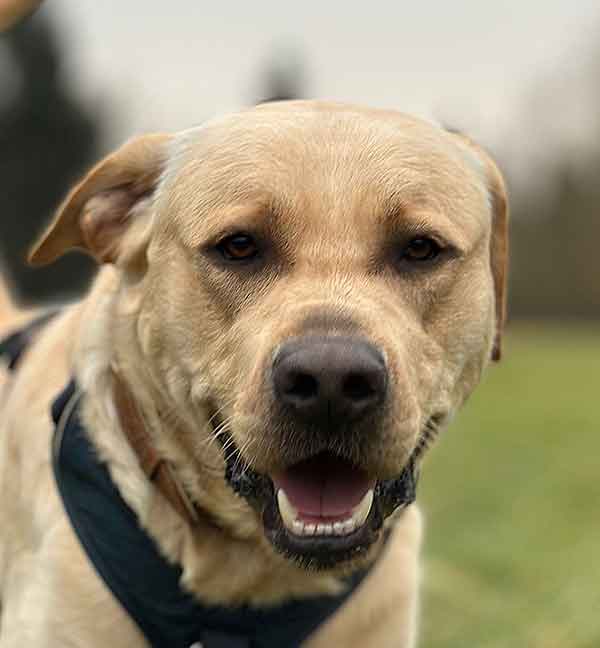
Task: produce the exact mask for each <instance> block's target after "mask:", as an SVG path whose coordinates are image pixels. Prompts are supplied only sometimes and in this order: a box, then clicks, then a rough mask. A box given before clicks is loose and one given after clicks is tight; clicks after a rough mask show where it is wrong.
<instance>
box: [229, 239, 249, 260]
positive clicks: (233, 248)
mask: <svg viewBox="0 0 600 648" xmlns="http://www.w3.org/2000/svg"><path fill="white" fill-rule="evenodd" d="M228 248H229V253H230V254H231V255H232V256H236V257H244V256H249V255H250V254H252V253H253V252H254V242H253V241H252V239H251V238H250V237H249V236H235V237H233V238H231V239H229V241H228Z"/></svg>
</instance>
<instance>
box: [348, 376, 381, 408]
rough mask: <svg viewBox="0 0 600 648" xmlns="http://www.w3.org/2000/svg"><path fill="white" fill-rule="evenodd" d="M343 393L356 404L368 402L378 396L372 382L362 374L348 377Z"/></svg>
mask: <svg viewBox="0 0 600 648" xmlns="http://www.w3.org/2000/svg"><path fill="white" fill-rule="evenodd" d="M342 391H343V394H344V396H345V397H346V398H348V399H350V400H352V401H354V402H358V401H362V400H368V399H370V398H372V397H374V396H375V395H376V390H375V389H374V387H373V385H372V384H371V381H370V380H369V379H368V377H367V376H365V375H363V374H360V373H352V374H350V375H348V376H347V377H346V379H345V380H344V383H343V385H342Z"/></svg>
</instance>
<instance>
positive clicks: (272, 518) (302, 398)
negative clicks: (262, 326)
mask: <svg viewBox="0 0 600 648" xmlns="http://www.w3.org/2000/svg"><path fill="white" fill-rule="evenodd" d="M270 377H271V384H272V392H273V400H274V404H275V408H276V409H277V410H278V411H277V418H278V420H280V421H283V426H282V427H284V428H285V429H286V433H285V434H286V435H285V436H283V437H282V439H281V444H282V446H284V447H282V448H281V456H282V457H286V452H287V451H288V449H287V448H285V446H286V445H288V446H292V445H293V446H295V447H296V448H302V451H301V454H302V456H301V457H298V456H296V458H295V459H294V460H293V461H290V462H285V463H289V465H287V466H286V467H285V469H283V470H280V471H278V472H276V473H274V474H270V475H265V474H260V473H258V472H256V471H255V470H253V469H252V468H250V466H249V465H248V464H247V463H246V462H245V461H244V458H243V457H242V456H241V454H240V453H239V451H238V450H237V449H236V448H235V445H234V443H233V440H232V439H231V438H229V437H227V435H225V434H223V433H220V434H219V439H220V440H221V442H222V443H223V447H224V448H226V465H227V469H226V478H227V480H228V482H229V483H230V485H231V486H232V488H233V489H234V490H235V491H236V492H237V493H238V494H239V495H241V496H242V497H244V498H245V499H246V500H247V501H248V502H249V503H250V504H251V505H252V506H253V508H255V510H257V512H259V513H260V515H261V516H262V520H263V524H264V528H265V532H266V535H267V537H268V538H269V539H270V540H271V542H272V543H273V545H274V546H275V547H276V548H277V549H278V550H280V551H281V552H283V553H284V554H285V555H287V556H289V557H291V558H292V559H294V560H296V561H298V562H301V563H302V564H304V565H305V566H309V567H311V568H315V569H322V568H329V567H332V566H334V565H336V564H338V563H340V562H343V561H347V560H350V559H353V558H356V557H357V556H359V555H361V554H363V553H365V552H366V551H367V550H368V549H369V547H370V546H371V545H373V543H375V542H376V541H377V539H378V538H379V537H380V535H381V534H380V531H381V529H382V527H383V522H384V520H385V518H386V517H388V516H389V515H390V514H391V513H392V512H393V511H394V510H396V509H397V508H398V507H402V506H407V505H408V504H410V503H411V502H412V501H413V500H414V498H415V488H416V480H417V471H416V462H415V461H414V460H413V458H412V457H411V459H410V460H409V462H408V463H407V465H406V466H405V468H404V470H403V471H402V472H401V474H400V475H399V476H398V478H397V479H392V480H385V481H380V480H377V479H374V478H373V477H371V476H369V475H368V474H367V472H366V471H365V470H364V468H362V467H361V462H360V456H358V451H357V447H358V446H357V444H356V439H357V437H361V436H364V435H368V434H369V432H372V430H373V429H374V427H375V424H376V422H377V421H379V418H378V417H381V411H382V409H383V407H384V405H385V402H386V399H387V398H388V386H389V377H388V371H387V367H386V363H385V360H384V358H383V356H382V354H381V353H380V352H379V350H378V349H377V348H376V347H375V346H373V345H372V344H370V343H369V342H367V341H365V340H363V339H361V338H355V337H344V336H305V337H302V338H297V339H293V340H291V341H289V342H287V343H285V344H284V345H282V346H281V348H280V349H279V351H278V353H277V354H276V356H275V358H274V360H273V364H272V367H271V376H270ZM217 423H218V422H217V419H216V418H215V425H216V424H217Z"/></svg>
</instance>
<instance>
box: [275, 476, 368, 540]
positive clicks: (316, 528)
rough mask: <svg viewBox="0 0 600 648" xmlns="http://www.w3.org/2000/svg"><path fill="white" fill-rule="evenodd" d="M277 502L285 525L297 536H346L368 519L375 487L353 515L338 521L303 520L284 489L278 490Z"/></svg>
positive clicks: (366, 495) (355, 509)
mask: <svg viewBox="0 0 600 648" xmlns="http://www.w3.org/2000/svg"><path fill="white" fill-rule="evenodd" d="M277 504H278V505H279V513H280V515H281V519H282V521H283V524H284V526H285V527H286V529H288V531H291V532H292V533H293V534H294V535H296V536H317V535H318V536H345V535H349V534H350V533H352V532H354V531H356V529H359V528H360V527H361V526H362V525H363V524H364V523H365V521H366V519H367V517H368V516H369V512H370V511H371V506H372V505H373V489H370V490H368V491H367V492H366V493H365V496H364V497H363V498H362V500H361V501H360V504H358V506H356V507H355V508H354V509H353V510H352V515H351V516H350V517H348V518H346V519H345V520H338V521H337V522H333V523H329V522H320V523H318V524H313V523H308V522H306V523H305V522H302V520H300V519H299V516H298V511H297V510H296V509H295V508H294V507H293V506H292V504H291V502H290V500H289V499H288V497H287V495H286V494H285V491H284V490H283V489H281V488H280V489H278V491H277Z"/></svg>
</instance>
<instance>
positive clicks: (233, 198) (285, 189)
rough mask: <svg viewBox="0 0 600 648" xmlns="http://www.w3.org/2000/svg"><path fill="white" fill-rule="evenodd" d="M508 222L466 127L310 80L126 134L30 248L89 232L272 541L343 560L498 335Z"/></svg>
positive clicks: (42, 249)
mask: <svg viewBox="0 0 600 648" xmlns="http://www.w3.org/2000/svg"><path fill="white" fill-rule="evenodd" d="M506 229H507V213H506V200H505V191H504V185H503V182H502V179H501V177H500V174H499V172H498V170H497V169H496V167H495V165H494V164H493V162H492V161H491V160H490V159H489V158H488V156H487V155H486V154H485V153H484V152H483V151H482V150H481V149H479V148H478V147H477V146H476V145H474V144H473V143H471V142H469V141H468V140H467V139H465V138H463V137H461V136H458V135H455V134H452V133H448V132H446V131H443V130H442V129H440V128H438V127H435V126H433V125H430V124H427V123H425V122H422V121H419V120H415V119H412V118H409V117H407V116H404V115H401V114H399V113H393V112H383V111H372V110H363V109H358V108H355V107H345V106H339V105H331V104H320V103H305V102H294V103H284V104H272V105H267V106H262V107H258V108H256V109H253V110H249V111H247V112H243V113H240V114H237V115H234V116H230V117H227V118H225V119H222V120H218V121H215V122H212V123H209V124H207V125H206V126H204V127H201V128H197V129H193V130H190V131H188V132H185V133H182V134H179V135H175V136H163V135H158V136H147V137H142V138H139V139H136V140H134V141H132V142H130V143H128V144H126V145H125V146H124V147H123V148H122V149H120V150H119V151H117V152H116V153H115V154H113V155H112V156H110V157H109V158H107V159H106V160H104V161H103V162H101V163H100V164H99V165H98V166H97V167H96V168H95V169H94V170H93V171H92V172H91V173H90V174H89V175H88V176H87V177H86V178H85V179H84V180H83V182H82V183H81V184H80V185H78V186H77V187H76V188H75V189H74V190H73V192H72V193H71V194H70V195H69V196H68V198H67V200H66V201H65V203H64V205H63V207H62V208H61V210H60V212H59V215H58V217H57V219H56V221H55V222H54V224H53V225H52V226H51V228H50V229H49V231H48V232H47V234H46V235H45V237H44V238H43V239H42V241H41V243H40V244H39V245H38V247H37V248H36V249H35V250H34V252H33V253H32V259H33V261H34V262H48V261H51V260H52V259H54V258H55V257H57V256H58V255H60V254H61V253H62V252H63V251H64V250H65V249H67V248H70V247H80V248H84V249H86V250H87V251H89V252H91V253H92V254H93V255H94V256H95V257H96V258H97V259H98V260H100V261H102V262H114V263H115V264H116V265H117V266H118V267H119V268H120V269H121V270H122V273H123V281H124V290H125V291H128V290H129V291H135V292H136V294H138V295H140V296H141V297H140V299H139V311H138V319H137V325H136V326H137V332H138V339H139V347H140V349H141V351H142V354H143V356H144V358H145V359H146V361H147V365H148V367H149V368H150V370H151V371H152V373H153V377H154V380H155V381H156V382H157V383H158V384H160V385H161V389H162V390H163V391H164V394H165V395H166V397H167V398H168V400H169V403H170V405H171V406H172V407H173V408H175V409H177V410H179V411H180V412H181V413H182V418H183V419H185V420H186V421H187V427H188V428H194V420H196V429H195V432H192V434H194V433H195V434H197V437H198V439H197V445H196V446H195V447H196V450H197V452H199V453H200V452H202V448H204V449H206V448H207V447H208V446H207V444H206V443H205V441H206V435H207V434H209V435H212V436H216V437H218V438H219V439H220V440H221V441H222V442H223V444H222V445H223V450H222V452H223V454H224V456H225V457H228V458H230V459H231V458H232V457H233V461H229V462H227V467H226V469H225V471H224V472H225V478H226V479H227V480H229V482H230V485H232V486H233V487H234V488H235V489H237V491H238V492H239V493H240V495H241V496H243V497H244V498H246V500H247V502H248V505H249V507H250V508H249V509H248V511H249V512H250V511H253V513H252V515H256V514H258V515H260V516H261V519H262V523H263V524H264V529H265V533H266V536H267V537H268V538H269V539H270V540H271V542H272V543H273V545H274V546H275V547H276V548H277V549H279V550H281V551H283V552H284V553H285V554H286V555H288V556H291V557H292V558H293V559H296V560H299V561H300V562H303V563H305V564H309V565H311V566H315V567H330V566H332V565H334V564H337V563H344V562H346V561H347V560H348V559H350V558H352V557H355V556H357V555H360V554H362V553H364V552H365V550H366V549H367V548H368V547H369V546H371V545H372V544H373V543H374V542H375V541H377V540H378V538H379V537H380V535H381V528H382V525H383V521H384V519H385V517H386V516H388V515H390V514H391V512H392V511H393V510H394V509H395V508H396V507H397V506H398V505H401V504H403V503H407V502H408V501H410V499H411V497H412V492H411V488H412V486H413V475H412V471H413V468H414V463H415V462H416V461H417V459H418V455H419V454H420V452H421V451H422V449H423V447H424V446H425V445H426V443H427V441H428V439H430V437H431V436H432V434H433V433H434V432H435V430H436V429H438V428H439V427H440V426H442V425H443V424H444V423H445V422H446V421H447V420H448V419H449V418H450V416H451V415H452V413H453V412H454V411H455V410H456V409H457V408H458V407H459V406H460V405H461V404H462V402H463V401H464V400H465V398H466V397H467V396H468V395H469V393H470V392H471V391H472V389H473V388H474V387H475V385H476V384H477V382H478V380H479V378H480V375H481V371H482V369H483V367H484V366H485V365H486V363H487V361H488V359H489V357H490V356H493V357H495V358H498V357H499V354H500V338H501V332H502V325H503V320H504V292H505V268H506V246H507V240H506ZM207 412H208V416H209V418H210V421H211V425H210V426H207V425H206V420H207V417H206V414H207ZM207 428H208V431H207ZM215 445H216V444H213V445H212V446H211V448H212V449H211V451H212V450H214V447H215ZM206 451H208V450H206ZM219 479H221V480H222V479H223V473H221V475H220V477H219Z"/></svg>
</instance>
